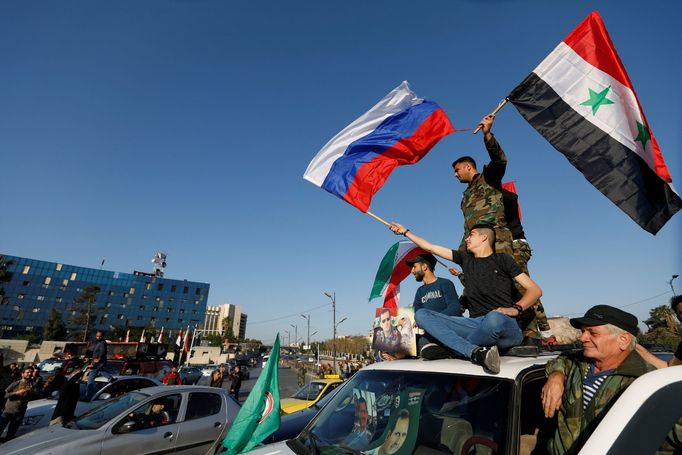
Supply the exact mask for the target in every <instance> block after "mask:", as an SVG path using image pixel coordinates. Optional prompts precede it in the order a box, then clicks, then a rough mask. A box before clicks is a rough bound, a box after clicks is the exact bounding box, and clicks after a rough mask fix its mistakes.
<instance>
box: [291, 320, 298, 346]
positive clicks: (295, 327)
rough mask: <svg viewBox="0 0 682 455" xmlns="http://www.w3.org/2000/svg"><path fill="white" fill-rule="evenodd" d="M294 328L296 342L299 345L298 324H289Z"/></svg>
mask: <svg viewBox="0 0 682 455" xmlns="http://www.w3.org/2000/svg"><path fill="white" fill-rule="evenodd" d="M289 325H290V326H291V327H293V328H294V344H295V345H296V347H298V326H297V325H296V324H289Z"/></svg>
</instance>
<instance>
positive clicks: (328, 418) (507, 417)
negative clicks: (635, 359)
mask: <svg viewBox="0 0 682 455" xmlns="http://www.w3.org/2000/svg"><path fill="white" fill-rule="evenodd" d="M555 356H556V354H547V355H541V356H538V357H531V358H528V357H524V358H521V357H509V356H504V357H502V358H501V371H500V373H499V374H497V375H491V374H488V373H485V372H484V371H483V369H482V368H481V367H479V366H477V365H474V364H472V363H470V362H468V361H465V360H456V359H448V360H436V361H423V360H420V359H416V360H401V361H399V362H380V363H377V364H373V365H370V366H368V367H365V368H363V369H362V370H361V371H359V372H358V373H357V374H355V375H354V376H353V377H352V378H351V379H349V380H348V381H347V382H346V383H345V384H344V385H343V386H342V387H341V388H340V390H338V392H337V393H335V394H334V396H333V397H332V398H331V399H330V400H329V401H328V402H327V404H326V406H324V407H323V408H322V410H320V411H319V412H318V413H317V414H316V415H315V417H313V419H312V421H311V422H310V423H309V424H308V426H307V427H306V428H305V429H303V431H301V433H300V434H299V436H298V437H296V438H294V439H291V440H289V441H286V442H278V443H274V444H270V445H266V446H265V447H262V448H259V449H256V450H254V451H252V452H249V455H265V454H271V455H274V454H278V455H279V454H282V455H285V454H290V453H295V454H297V455H306V454H310V453H375V452H376V450H375V449H378V448H379V447H380V446H382V445H383V444H384V443H385V442H387V441H388V440H389V439H388V434H392V433H393V429H395V428H396V427H397V423H396V422H397V420H398V419H401V418H402V415H403V414H404V413H407V415H408V417H409V423H406V424H404V426H403V427H402V428H401V432H402V433H404V434H405V436H404V437H402V438H401V439H400V440H398V442H397V443H399V444H401V445H402V446H401V447H399V448H398V449H396V450H394V452H395V451H397V450H401V453H405V454H412V453H418V454H429V455H439V454H442V455H445V454H457V455H459V454H468V453H470V450H472V449H473V450H476V453H492V454H512V455H518V454H522V455H526V454H529V453H531V452H532V451H533V450H534V448H535V447H536V445H537V444H538V441H539V438H538V434H539V433H542V432H543V431H545V432H546V431H548V430H549V431H550V433H551V432H552V429H551V427H548V424H549V423H551V420H549V419H546V418H545V417H544V412H543V410H542V406H541V397H540V391H541V389H542V387H543V385H544V384H545V381H546V378H545V374H544V367H545V364H546V363H547V361H549V360H550V359H552V358H554V357H555ZM681 396H682V366H678V367H671V368H664V369H661V370H656V371H653V372H651V373H647V374H645V375H643V376H642V377H640V378H638V379H637V380H636V381H635V382H634V383H633V384H632V385H631V386H630V387H629V388H628V389H627V390H626V391H625V392H624V393H623V395H622V396H621V397H620V398H619V399H618V400H617V401H616V403H614V405H613V407H612V408H611V409H610V411H609V412H608V413H607V415H606V416H605V418H604V419H603V420H602V421H601V423H600V424H599V425H598V426H597V428H596V430H595V431H594V432H593V433H592V435H591V437H590V438H589V440H588V441H587V443H586V444H585V446H584V447H583V449H582V450H581V452H580V454H581V455H604V454H614V453H637V454H639V453H653V452H654V451H655V450H656V448H657V447H659V446H660V445H661V443H662V442H663V440H664V439H665V437H666V433H667V432H668V431H669V430H670V429H671V428H672V427H673V424H674V423H675V422H676V421H677V419H679V418H680V416H681V415H682V411H681V409H682V408H681V407H680V397H681ZM360 399H362V400H364V402H365V403H367V408H366V409H367V411H368V412H365V414H364V416H365V417H364V418H365V421H366V425H365V429H364V430H362V432H361V430H360V429H359V424H358V422H359V421H360V419H361V417H358V413H357V409H362V408H361V407H360V408H358V407H357V406H355V405H354V404H355V403H358V402H359V401H360ZM358 434H362V435H363V436H364V439H359V438H357V437H355V435H358ZM393 442H396V441H393ZM539 449H540V450H539V451H540V452H542V450H541V448H539ZM389 453H390V451H389Z"/></svg>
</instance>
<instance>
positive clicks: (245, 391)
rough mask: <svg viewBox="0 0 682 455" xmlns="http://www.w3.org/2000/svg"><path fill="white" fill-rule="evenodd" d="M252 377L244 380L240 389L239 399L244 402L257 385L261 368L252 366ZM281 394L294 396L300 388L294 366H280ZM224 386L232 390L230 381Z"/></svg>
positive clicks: (282, 395) (281, 395) (284, 396)
mask: <svg viewBox="0 0 682 455" xmlns="http://www.w3.org/2000/svg"><path fill="white" fill-rule="evenodd" d="M249 372H250V373H251V378H250V379H246V380H242V388H241V389H240V391H239V401H240V402H241V403H242V404H243V403H244V400H246V397H247V396H248V395H249V393H250V392H251V389H252V388H253V386H254V385H256V380H257V379H258V376H259V375H260V372H261V368H256V367H254V368H250V369H249ZM278 374H279V394H280V397H281V398H286V397H290V396H292V395H293V394H294V393H295V392H296V391H297V390H298V388H299V387H298V384H297V373H296V370H295V369H293V368H284V367H279V370H278ZM223 388H224V389H226V390H230V381H228V380H226V381H225V382H224V383H223Z"/></svg>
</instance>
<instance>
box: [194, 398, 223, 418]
mask: <svg viewBox="0 0 682 455" xmlns="http://www.w3.org/2000/svg"><path fill="white" fill-rule="evenodd" d="M222 402H223V400H222V397H221V396H220V395H218V394H217V393H206V392H196V393H190V394H189V402H188V403H187V413H186V415H185V420H194V419H200V418H202V417H207V416H211V415H214V414H218V413H219V412H220V406H221V405H222Z"/></svg>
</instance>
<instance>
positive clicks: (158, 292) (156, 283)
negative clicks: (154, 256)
mask: <svg viewBox="0 0 682 455" xmlns="http://www.w3.org/2000/svg"><path fill="white" fill-rule="evenodd" d="M3 256H4V258H5V260H6V261H8V262H9V261H12V262H13V263H12V264H11V265H10V266H9V267H8V271H9V281H7V282H4V283H0V288H2V289H3V290H4V294H3V295H2V296H0V336H1V337H2V338H11V337H13V336H16V335H19V334H26V333H32V334H36V335H40V334H41V333H42V328H43V326H45V324H46V322H47V320H48V318H49V316H50V311H51V310H52V309H53V308H54V309H55V310H57V312H58V313H59V314H60V315H61V317H62V320H63V321H64V323H65V324H66V326H67V329H72V328H73V327H70V326H69V319H70V318H71V316H72V315H73V313H74V308H73V307H74V306H73V302H74V299H76V298H77V297H78V296H79V295H81V293H82V292H83V289H85V288H86V287H88V286H97V287H99V288H100V291H99V293H98V294H97V302H96V304H95V305H94V308H95V314H96V319H95V321H94V326H93V328H92V329H93V331H94V330H96V329H101V330H105V331H109V330H111V329H113V328H115V327H128V328H135V327H140V328H142V327H154V328H156V329H157V331H158V330H160V329H161V327H164V331H165V333H168V331H169V330H173V331H175V330H178V329H180V328H182V329H185V328H186V327H187V326H188V325H190V326H192V327H194V325H195V324H197V325H199V326H202V325H203V323H204V317H205V314H206V303H207V301H208V292H209V287H210V285H209V284H208V283H198V282H193V281H187V280H173V279H168V278H161V277H158V276H154V275H153V274H149V273H143V272H134V273H123V272H111V271H107V270H98V269H91V268H87V267H78V266H74V265H67V264H61V263H57V262H47V261H39V260H36V259H28V258H22V257H16V256H10V255H3Z"/></svg>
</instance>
